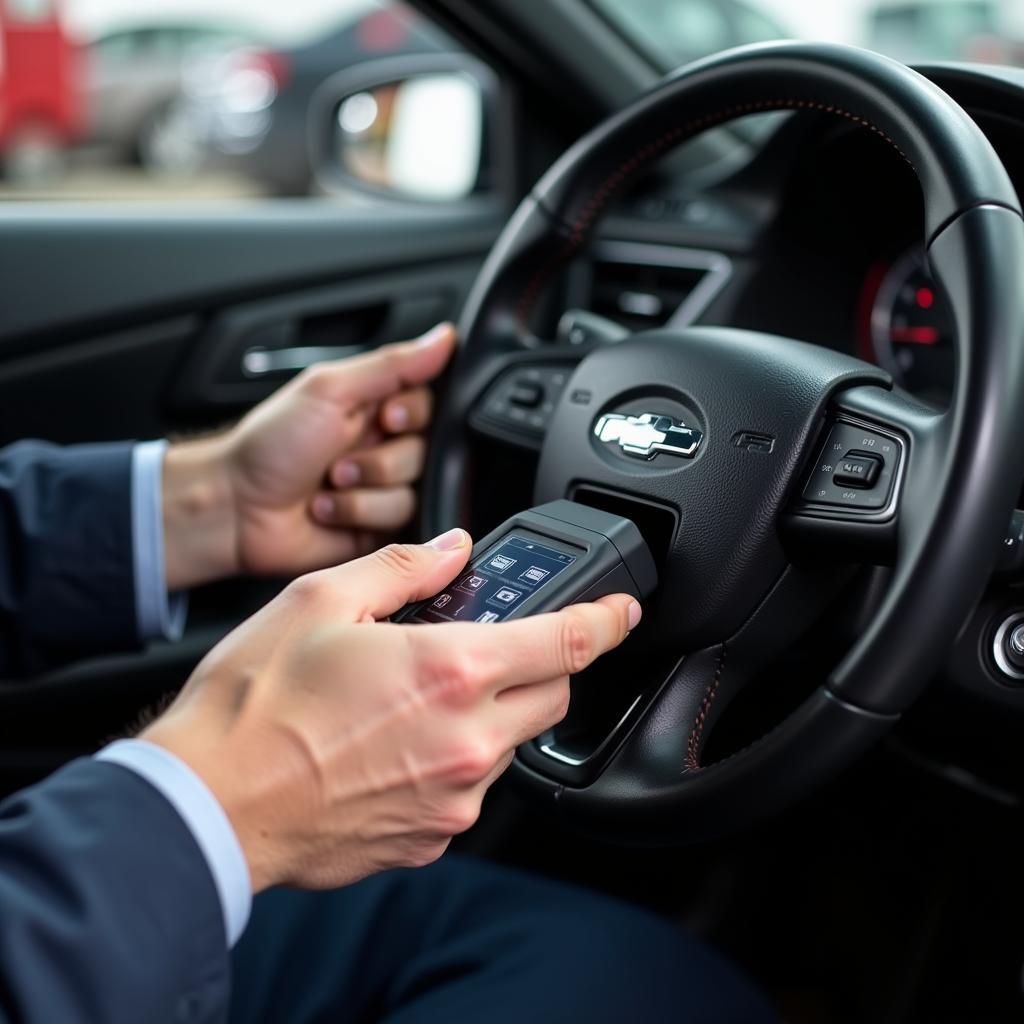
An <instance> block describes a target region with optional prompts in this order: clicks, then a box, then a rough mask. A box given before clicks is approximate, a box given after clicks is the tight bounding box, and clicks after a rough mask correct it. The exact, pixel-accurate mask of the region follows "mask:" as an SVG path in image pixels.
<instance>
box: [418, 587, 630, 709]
mask: <svg viewBox="0 0 1024 1024" xmlns="http://www.w3.org/2000/svg"><path fill="white" fill-rule="evenodd" d="M641 614H642V613H641V609H640V605H639V604H638V603H637V602H636V601H635V600H634V599H633V598H632V597H630V596H629V595H628V594H615V595H613V596H611V597H603V598H601V600H600V601H596V602H594V603H593V604H575V605H572V606H570V607H569V608H563V609H562V610H561V611H559V612H551V613H549V614H547V615H535V616H533V617H532V618H526V619H517V620H515V621H513V622H504V623H494V624H489V625H478V624H475V623H466V624H463V623H443V624H440V625H437V626H431V627H429V628H427V629H422V630H419V631H418V633H417V635H416V638H415V642H416V643H417V646H421V645H422V654H421V656H422V657H423V658H424V659H426V661H427V662H428V665H429V670H430V671H436V672H438V673H443V672H444V670H445V664H446V663H447V662H450V661H451V660H452V657H453V652H458V656H459V657H460V658H461V659H463V662H464V663H465V664H468V665H470V666H472V671H473V673H474V676H475V679H474V682H475V683H476V684H477V685H478V686H479V687H480V688H481V690H488V689H489V690H492V691H494V692H500V691H502V690H508V689H510V688H512V687H514V686H526V685H531V684H534V683H540V682H546V681H547V680H549V679H558V678H561V677H562V676H568V675H573V674H574V673H576V672H582V671H583V669H585V668H586V667H587V666H588V665H590V664H591V663H592V662H593V661H594V660H595V659H596V658H598V657H600V655H602V654H604V653H605V652H606V651H609V650H611V649H612V648H613V647H617V646H618V645H619V644H620V643H622V641H623V640H624V639H625V638H626V635H627V634H628V633H629V631H630V630H631V629H633V628H634V626H636V624H637V623H638V622H639V621H640V616H641Z"/></svg>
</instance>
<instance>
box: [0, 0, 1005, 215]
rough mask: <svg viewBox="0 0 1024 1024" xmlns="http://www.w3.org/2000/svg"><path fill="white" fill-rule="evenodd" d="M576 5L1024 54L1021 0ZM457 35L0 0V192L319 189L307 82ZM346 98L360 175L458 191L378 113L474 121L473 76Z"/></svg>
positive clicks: (662, 30) (698, 34)
mask: <svg viewBox="0 0 1024 1024" xmlns="http://www.w3.org/2000/svg"><path fill="white" fill-rule="evenodd" d="M528 2H533V0H528ZM537 2H542V0H537ZM589 2H590V3H591V4H592V5H593V6H594V7H596V8H597V9H598V10H599V11H600V12H601V13H602V14H603V15H604V16H605V17H606V19H607V20H608V21H609V22H611V23H612V24H613V25H614V26H615V27H616V28H617V29H618V30H619V31H621V32H622V33H623V34H624V35H626V36H627V37H629V38H630V39H631V40H632V42H633V43H634V44H635V45H636V46H637V47H638V48H639V49H641V50H642V51H645V52H646V53H647V54H648V55H649V56H650V58H651V59H652V60H653V61H654V62H655V63H656V64H657V65H660V66H661V67H663V68H665V69H666V70H668V69H670V68H672V67H675V66H677V65H679V64H682V63H685V62H687V61H690V60H693V59H696V58H698V57H701V56H704V55H705V54H708V53H712V52H715V51H717V50H721V49H725V48H727V47H731V46H736V45H739V44H741V43H749V42H757V41H761V40H767V39H777V38H807V39H831V40H837V41H841V42H849V43H856V44H859V45H864V46H869V47H872V48H874V49H877V50H880V51H882V52H884V53H887V54H889V55H891V56H893V57H896V58H898V59H900V60H905V61H920V60H981V61H988V62H994V63H1005V64H1016V65H1024V0H825V2H819V3H809V2H808V0H589ZM455 50H457V46H456V45H455V44H454V43H453V42H452V41H451V40H450V39H447V38H446V37H445V36H444V35H443V34H442V33H441V32H440V31H438V30H437V29H436V28H434V27H433V26H432V25H430V24H429V23H428V22H427V21H426V20H425V19H424V18H423V17H422V16H420V15H418V14H416V13H415V12H413V11H411V10H410V9H408V8H406V7H404V6H403V5H402V4H400V3H397V2H390V0H288V2H287V3H280V2H279V0H144V2H139V0H0V200H10V199H32V198H46V199H52V198H57V199H60V198H86V199H104V200H106V199H110V200H132V199H176V198H181V199H189V200H195V199H212V200H219V201H223V200H228V199H230V200H237V201H251V200H254V199H259V198H261V197H267V196H303V195H310V194H317V192H318V186H317V184H316V182H315V180H314V177H313V174H312V172H311V169H310V164H309V156H308V146H307V138H306V135H307V122H308V113H309V106H310V101H311V98H312V96H313V94H314V92H315V91H316V89H317V88H318V87H319V86H320V85H321V84H322V83H323V82H324V81H325V80H326V79H327V78H329V77H330V76H331V75H333V74H334V73H336V72H338V71H341V70H344V69H346V68H350V67H353V66H355V65H357V64H362V63H364V62H367V61H373V60H376V59H380V58H385V57H395V56H402V55H416V54H431V53H438V52H442V51H449V52H450V51H455ZM353 100H354V101H355V102H350V103H348V104H346V105H344V106H343V107H342V109H341V110H340V111H339V118H340V119H341V124H342V128H343V129H345V130H346V131H353V132H354V134H355V135H360V134H363V135H364V138H363V140H362V143H361V145H362V149H361V150H360V151H355V150H354V151H353V157H352V158H353V159H354V160H359V161H362V167H361V172H362V175H363V176H364V177H368V178H371V179H372V178H373V176H374V175H380V176H383V175H385V174H387V175H388V176H389V177H390V178H391V179H392V180H400V179H401V176H402V174H403V173H404V171H403V169H407V168H409V167H412V166H414V165H415V166H418V168H419V171H420V174H421V177H422V175H423V174H426V179H425V180H426V183H427V184H426V186H425V187H426V189H427V190H428V191H431V190H432V191H433V193H434V194H435V195H436V197H438V198H445V197H449V196H454V195H457V194H459V193H460V191H461V192H464V191H465V190H466V188H467V185H468V182H469V181H470V179H471V178H472V175H473V174H474V173H475V165H474V166H470V165H469V164H467V165H466V166H461V164H460V162H459V160H458V159H451V160H449V161H448V162H447V163H445V162H443V161H441V160H440V157H439V155H438V154H442V153H446V152H450V151H451V147H447V146H442V145H439V143H440V142H442V141H443V140H438V139H436V138H426V137H423V133H422V132H420V133H417V132H416V131H410V130H406V131H403V132H402V133H401V138H402V139H403V147H404V149H402V150H401V151H398V152H396V151H385V150H384V149H383V148H382V146H381V139H382V137H383V136H382V134H381V132H380V131H379V130H378V128H379V126H380V125H381V124H385V123H387V124H394V123H397V122H401V123H402V124H405V125H411V126H415V125H416V124H418V123H420V112H421V111H422V110H424V109H427V108H431V109H436V108H437V106H438V104H441V105H443V106H444V107H445V110H446V111H448V112H449V116H448V117H447V118H445V119H444V124H445V126H446V130H447V131H449V132H452V133H454V134H456V135H458V134H467V133H473V132H479V131H480V130H481V112H480V109H479V104H478V100H477V99H476V98H475V97H474V95H473V93H472V91H471V90H467V89H465V88H460V87H459V86H458V84H457V83H453V82H452V80H451V78H450V77H449V78H438V79H437V80H436V81H432V80H431V79H430V78H429V77H425V78H424V79H423V80H422V81H421V82H418V83H417V85H416V87H415V88H414V89H409V90H406V91H405V93H404V94H402V95H390V94H389V93H388V91H387V90H386V89H381V90H377V91H376V92H375V93H374V94H373V95H372V96H371V95H369V94H365V95H363V96H362V97H358V96H357V97H353ZM371 107H372V109H371ZM378 118H381V119H383V120H380V121H378ZM361 119H362V120H361ZM367 119H369V120H367ZM363 122H365V123H363ZM424 123H426V122H424ZM435 123H437V119H435ZM375 125H376V127H375ZM410 147H412V148H410ZM471 149H472V147H468V148H467V149H466V151H467V152H469V151H471ZM413 150H415V151H413ZM431 159H433V160H435V161H438V162H437V165H436V167H433V168H431V167H429V166H427V164H426V161H428V160H431ZM431 175H433V178H431V177H430V176H431ZM431 181H432V182H433V184H431ZM418 187H420V188H421V190H422V188H423V187H424V185H423V181H419V182H418Z"/></svg>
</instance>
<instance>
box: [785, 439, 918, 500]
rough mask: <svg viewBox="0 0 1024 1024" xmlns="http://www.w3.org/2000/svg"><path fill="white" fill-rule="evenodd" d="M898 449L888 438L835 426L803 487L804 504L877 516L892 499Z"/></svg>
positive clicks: (900, 447)
mask: <svg viewBox="0 0 1024 1024" xmlns="http://www.w3.org/2000/svg"><path fill="white" fill-rule="evenodd" d="M902 447H903V446H902V444H901V443H900V442H899V441H898V440H897V439H896V438H895V437H893V436H892V435H890V434H884V433H882V432H881V431H878V430H874V429H872V428H870V427H864V426H861V425H860V424H857V423H847V422H843V421H839V422H837V423H835V424H834V425H833V426H832V429H831V430H829V432H828V436H827V437H826V439H825V443H824V444H823V445H822V446H821V448H820V449H819V452H818V457H817V459H816V460H815V463H814V466H813V468H812V469H811V473H810V476H809V477H808V479H807V483H806V485H805V486H804V490H803V499H804V501H805V502H806V503H810V504H812V505H822V506H826V507H832V508H836V509H843V510H844V511H845V510H849V511H850V512H853V513H854V514H855V515H856V514H877V513H879V512H881V511H882V510H883V509H885V508H886V507H887V506H888V505H889V502H890V500H891V498H892V491H893V485H894V484H895V481H896V473H897V470H898V469H899V463H900V456H901V454H902Z"/></svg>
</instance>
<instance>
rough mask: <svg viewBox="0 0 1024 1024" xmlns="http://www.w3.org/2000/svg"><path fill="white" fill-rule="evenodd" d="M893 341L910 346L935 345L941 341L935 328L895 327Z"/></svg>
mask: <svg viewBox="0 0 1024 1024" xmlns="http://www.w3.org/2000/svg"><path fill="white" fill-rule="evenodd" d="M892 340H893V341H896V342H903V343H904V344H910V345H934V344H936V343H937V342H938V340H939V332H938V330H937V329H936V328H934V327H894V328H893V329H892Z"/></svg>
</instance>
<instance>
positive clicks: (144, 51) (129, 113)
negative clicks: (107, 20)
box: [86, 22, 254, 175]
mask: <svg viewBox="0 0 1024 1024" xmlns="http://www.w3.org/2000/svg"><path fill="white" fill-rule="evenodd" d="M253 42H254V40H253V37H252V35H251V33H249V32H246V31H244V30H242V29H239V28H236V27H234V26H231V25H221V24H198V23H190V22H181V23H173V22H168V23H146V24H139V25H134V26H126V27H123V28H119V29H117V30H115V31H111V32H108V33H105V34H104V35H101V36H99V37H98V38H96V39H94V40H93V41H92V42H91V43H90V45H89V47H88V51H89V62H88V72H87V77H86V83H87V84H86V92H87V102H88V110H89V127H88V131H87V135H86V138H87V141H88V142H90V143H92V144H95V145H97V146H102V147H105V148H107V149H108V150H110V151H111V152H112V153H113V155H114V157H115V159H116V160H117V162H120V163H138V164H140V165H141V166H142V167H143V168H145V169H146V170H148V171H150V172H152V173H154V174H160V175H187V174H189V173H192V172H193V171H195V170H196V169H197V168H198V167H199V165H200V163H201V152H200V149H199V146H198V140H197V138H196V136H195V132H194V130H193V123H192V121H191V119H190V118H189V117H188V116H187V115H186V112H185V109H184V105H183V102H182V83H183V81H184V78H185V76H186V75H187V73H188V69H189V67H191V65H192V62H193V61H195V60H198V59H200V58H201V57H202V56H204V55H205V56H209V55H212V54H220V53H224V52H227V51H230V50H233V49H235V48H237V47H238V46H240V45H250V44H252V43H253Z"/></svg>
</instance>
